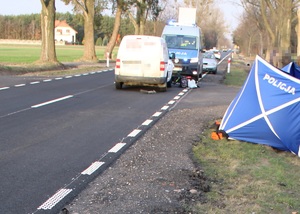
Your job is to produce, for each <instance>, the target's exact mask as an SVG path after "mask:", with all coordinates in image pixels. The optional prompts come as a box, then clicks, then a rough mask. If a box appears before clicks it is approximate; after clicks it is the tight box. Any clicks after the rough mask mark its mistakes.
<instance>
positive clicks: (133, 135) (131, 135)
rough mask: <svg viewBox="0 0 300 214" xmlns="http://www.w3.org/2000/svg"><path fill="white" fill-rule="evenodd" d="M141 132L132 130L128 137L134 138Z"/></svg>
mask: <svg viewBox="0 0 300 214" xmlns="http://www.w3.org/2000/svg"><path fill="white" fill-rule="evenodd" d="M141 131H142V130H140V129H135V130H133V131H132V132H131V133H130V134H129V135H128V137H135V136H137V135H138V133H140V132H141Z"/></svg>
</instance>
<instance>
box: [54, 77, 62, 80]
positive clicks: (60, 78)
mask: <svg viewBox="0 0 300 214" xmlns="http://www.w3.org/2000/svg"><path fill="white" fill-rule="evenodd" d="M62 79H63V78H62V77H56V78H55V80H62Z"/></svg>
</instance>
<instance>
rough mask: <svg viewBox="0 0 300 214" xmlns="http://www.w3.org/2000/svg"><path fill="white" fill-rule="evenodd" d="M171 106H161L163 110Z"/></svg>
mask: <svg viewBox="0 0 300 214" xmlns="http://www.w3.org/2000/svg"><path fill="white" fill-rule="evenodd" d="M168 108H169V106H163V107H162V108H161V110H167V109H168Z"/></svg>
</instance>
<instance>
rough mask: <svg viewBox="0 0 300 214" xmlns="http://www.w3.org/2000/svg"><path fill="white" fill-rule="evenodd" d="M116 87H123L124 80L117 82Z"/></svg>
mask: <svg viewBox="0 0 300 214" xmlns="http://www.w3.org/2000/svg"><path fill="white" fill-rule="evenodd" d="M115 86H116V89H122V86H123V83H122V82H115Z"/></svg>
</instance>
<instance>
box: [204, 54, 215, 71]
mask: <svg viewBox="0 0 300 214" xmlns="http://www.w3.org/2000/svg"><path fill="white" fill-rule="evenodd" d="M203 71H206V72H208V73H212V74H216V73H217V71H218V60H217V59H216V57H215V55H214V53H213V52H206V53H204V54H203Z"/></svg>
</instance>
